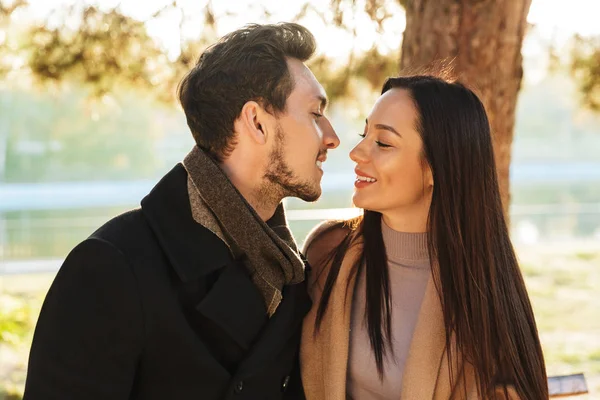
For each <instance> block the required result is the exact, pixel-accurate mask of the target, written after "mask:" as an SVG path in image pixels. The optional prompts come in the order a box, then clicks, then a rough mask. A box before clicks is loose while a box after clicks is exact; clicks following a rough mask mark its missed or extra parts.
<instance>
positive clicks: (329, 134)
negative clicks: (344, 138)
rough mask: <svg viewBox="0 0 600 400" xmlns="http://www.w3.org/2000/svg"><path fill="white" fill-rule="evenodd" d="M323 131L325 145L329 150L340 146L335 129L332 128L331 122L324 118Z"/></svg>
mask: <svg viewBox="0 0 600 400" xmlns="http://www.w3.org/2000/svg"><path fill="white" fill-rule="evenodd" d="M322 124H323V125H322V127H321V130H322V132H323V143H324V144H325V147H326V148H328V149H335V148H336V147H338V146H339V145H340V138H339V137H338V135H337V134H336V133H335V129H333V126H331V122H329V120H328V119H327V118H323V122H322Z"/></svg>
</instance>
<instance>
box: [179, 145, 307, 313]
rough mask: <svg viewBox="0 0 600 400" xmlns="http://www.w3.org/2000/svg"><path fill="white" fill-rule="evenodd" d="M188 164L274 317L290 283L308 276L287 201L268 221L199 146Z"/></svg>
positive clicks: (195, 147) (279, 206)
mask: <svg viewBox="0 0 600 400" xmlns="http://www.w3.org/2000/svg"><path fill="white" fill-rule="evenodd" d="M183 165H184V167H185V169H186V170H187V172H188V174H189V177H190V179H191V180H192V183H193V185H194V187H195V188H196V189H197V190H198V193H199V194H200V197H201V198H202V200H203V201H204V202H205V203H206V205H207V206H208V208H210V210H211V211H212V213H213V214H214V215H215V217H216V218H217V220H218V222H219V224H220V226H221V228H222V230H223V232H224V234H225V235H226V236H227V242H228V245H229V246H230V247H231V248H232V250H233V253H234V255H235V256H236V258H237V259H241V260H242V262H243V264H244V265H245V266H246V268H247V269H248V272H249V273H250V277H251V279H252V282H253V283H254V284H255V285H256V287H257V288H258V290H259V291H260V292H261V294H262V296H263V299H264V301H265V306H266V308H267V314H268V315H269V317H271V316H272V315H273V314H274V313H275V310H277V306H279V303H280V302H281V300H282V294H281V291H282V289H283V286H284V285H288V284H295V283H300V282H302V281H303V280H304V262H303V261H302V259H301V258H300V255H299V253H298V248H297V247H296V243H295V241H294V237H293V236H292V233H291V231H290V230H289V228H288V226H287V222H286V218H285V211H284V208H283V204H282V203H281V204H279V205H278V206H277V209H276V210H275V214H274V215H273V217H272V218H271V219H270V220H269V221H267V223H265V222H264V221H263V220H262V219H261V218H260V217H259V216H258V214H257V213H256V211H255V210H254V209H253V208H252V206H250V204H248V202H247V201H246V199H244V197H243V196H242V195H241V193H240V192H239V191H238V190H237V189H236V188H235V186H233V184H232V183H231V181H230V180H229V178H227V176H226V175H225V173H224V172H223V170H221V168H220V167H219V166H218V165H217V164H216V163H215V161H214V160H213V159H212V158H210V157H209V156H208V154H206V153H205V152H204V151H203V150H201V149H200V148H199V147H198V146H194V148H193V149H192V151H191V152H190V153H189V154H188V155H187V156H186V158H185V159H184V161H183Z"/></svg>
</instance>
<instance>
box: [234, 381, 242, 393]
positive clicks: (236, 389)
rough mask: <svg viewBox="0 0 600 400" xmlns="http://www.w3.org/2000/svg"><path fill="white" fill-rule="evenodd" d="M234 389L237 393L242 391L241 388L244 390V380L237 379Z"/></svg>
mask: <svg viewBox="0 0 600 400" xmlns="http://www.w3.org/2000/svg"><path fill="white" fill-rule="evenodd" d="M234 390H235V392H236V393H237V394H240V393H242V390H244V381H239V382H238V383H236V384H235V389H234Z"/></svg>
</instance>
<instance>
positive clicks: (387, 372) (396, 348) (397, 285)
mask: <svg viewBox="0 0 600 400" xmlns="http://www.w3.org/2000/svg"><path fill="white" fill-rule="evenodd" d="M381 230H382V233H383V242H384V244H385V249H386V253H387V258H388V271H389V277H390V288H391V294H392V349H393V355H392V353H391V352H390V351H389V350H388V356H387V357H386V358H385V359H384V379H383V382H382V381H381V380H380V379H379V375H378V373H377V366H376V364H375V357H374V356H373V351H372V349H371V344H370V342H369V334H368V331H367V327H366V321H365V317H364V316H365V302H366V286H365V271H364V269H363V272H362V274H361V275H360V276H359V277H358V280H357V284H356V288H355V293H354V302H353V304H352V318H351V325H350V348H349V360H348V376H347V381H346V382H347V383H346V390H347V395H348V398H351V399H355V400H384V399H394V400H396V399H399V398H400V392H401V388H402V376H403V373H404V365H405V363H406V358H407V356H408V349H409V346H410V342H411V340H412V336H413V331H414V329H415V325H416V323H417V317H418V315H419V310H420V307H421V303H422V301H423V296H424V294H425V288H426V286H427V281H428V279H429V276H430V271H431V266H430V262H429V256H428V253H427V234H426V233H404V232H397V231H394V230H392V229H391V228H390V227H388V226H387V225H386V224H385V223H384V222H383V220H382V222H381Z"/></svg>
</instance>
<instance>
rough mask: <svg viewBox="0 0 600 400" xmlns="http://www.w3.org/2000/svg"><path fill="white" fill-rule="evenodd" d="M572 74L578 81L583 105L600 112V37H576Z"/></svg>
mask: <svg viewBox="0 0 600 400" xmlns="http://www.w3.org/2000/svg"><path fill="white" fill-rule="evenodd" d="M571 72H572V74H573V76H574V77H575V79H576V81H577V85H578V88H579V91H580V92H581V96H582V101H583V104H584V105H585V106H587V107H589V108H590V109H591V110H594V111H597V112H600V36H598V37H588V38H584V37H581V36H576V37H575V45H574V47H573V53H572V62H571Z"/></svg>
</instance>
